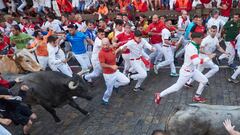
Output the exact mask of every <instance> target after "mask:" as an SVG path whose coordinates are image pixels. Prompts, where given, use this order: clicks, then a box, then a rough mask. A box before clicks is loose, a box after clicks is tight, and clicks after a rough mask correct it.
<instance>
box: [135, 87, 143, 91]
mask: <svg viewBox="0 0 240 135" xmlns="http://www.w3.org/2000/svg"><path fill="white" fill-rule="evenodd" d="M133 91H135V92H138V91H143V88H141V87H138V88H134V89H133Z"/></svg>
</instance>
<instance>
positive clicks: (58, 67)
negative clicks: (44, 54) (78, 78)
mask: <svg viewBox="0 0 240 135" xmlns="http://www.w3.org/2000/svg"><path fill="white" fill-rule="evenodd" d="M49 67H50V68H51V69H52V70H53V71H58V72H61V73H63V74H65V75H67V76H70V77H72V74H73V73H72V70H71V68H70V67H69V65H68V64H63V63H62V64H59V65H50V66H49Z"/></svg>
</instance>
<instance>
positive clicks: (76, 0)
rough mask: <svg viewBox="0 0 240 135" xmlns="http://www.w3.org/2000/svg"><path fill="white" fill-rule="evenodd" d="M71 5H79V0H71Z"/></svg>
mask: <svg viewBox="0 0 240 135" xmlns="http://www.w3.org/2000/svg"><path fill="white" fill-rule="evenodd" d="M72 7H73V8H75V7H76V8H77V7H79V0H72Z"/></svg>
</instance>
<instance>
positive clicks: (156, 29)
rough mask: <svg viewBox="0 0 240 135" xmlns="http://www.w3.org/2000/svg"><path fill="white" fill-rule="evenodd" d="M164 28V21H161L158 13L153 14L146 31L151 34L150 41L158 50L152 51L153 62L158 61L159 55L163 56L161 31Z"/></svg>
mask: <svg viewBox="0 0 240 135" xmlns="http://www.w3.org/2000/svg"><path fill="white" fill-rule="evenodd" d="M163 28H164V23H163V22H161V21H159V17H158V15H156V14H155V15H153V17H152V23H151V24H150V25H149V26H148V28H147V30H146V32H147V33H148V35H149V36H150V38H149V41H150V44H151V45H152V46H154V47H155V48H156V49H157V51H155V52H153V53H151V54H150V55H149V57H150V58H151V61H152V63H153V64H156V63H157V60H158V58H159V57H161V55H160V53H161V49H162V36H161V32H162V29H163Z"/></svg>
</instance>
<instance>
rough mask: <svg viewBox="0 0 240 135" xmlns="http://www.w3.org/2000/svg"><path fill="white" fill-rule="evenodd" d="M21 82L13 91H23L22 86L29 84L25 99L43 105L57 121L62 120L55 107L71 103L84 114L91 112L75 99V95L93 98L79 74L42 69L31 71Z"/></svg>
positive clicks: (17, 92) (31, 103)
mask: <svg viewBox="0 0 240 135" xmlns="http://www.w3.org/2000/svg"><path fill="white" fill-rule="evenodd" d="M20 79H21V80H22V82H21V83H18V84H16V85H15V86H14V87H13V88H11V91H12V93H13V94H16V95H18V94H20V93H22V92H23V91H22V90H21V91H20V92H19V90H20V89H22V86H25V88H26V86H27V90H26V92H24V96H23V101H24V102H25V103H27V104H29V105H41V106H42V107H43V108H44V109H46V110H47V111H48V112H49V113H50V114H51V115H52V116H53V118H54V120H55V122H60V121H61V120H60V119H59V117H58V116H57V115H56V111H55V110H54V108H58V107H61V106H64V105H66V104H69V105H70V106H72V107H73V108H76V109H77V110H79V111H80V112H81V113H83V114H84V115H89V112H87V111H86V110H84V109H82V108H80V107H79V106H78V104H77V103H76V102H75V101H74V100H73V98H72V97H73V96H77V97H82V98H85V99H87V100H91V99H92V97H91V96H90V95H89V93H88V88H87V87H86V85H85V84H84V82H83V81H82V79H81V78H80V77H79V76H78V75H74V76H73V77H68V76H66V75H64V74H62V73H60V72H53V71H41V72H37V73H30V74H27V75H25V76H23V77H21V78H20Z"/></svg>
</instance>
